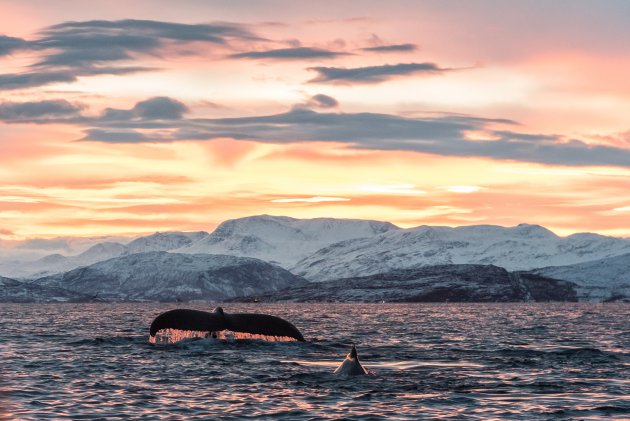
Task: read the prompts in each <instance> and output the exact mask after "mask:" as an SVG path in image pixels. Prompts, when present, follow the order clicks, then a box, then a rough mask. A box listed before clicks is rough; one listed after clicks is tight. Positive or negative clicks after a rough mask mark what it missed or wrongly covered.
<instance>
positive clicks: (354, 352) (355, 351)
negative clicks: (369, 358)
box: [350, 344, 359, 360]
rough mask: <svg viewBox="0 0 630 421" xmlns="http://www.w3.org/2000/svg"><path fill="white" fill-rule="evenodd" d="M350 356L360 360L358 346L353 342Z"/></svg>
mask: <svg viewBox="0 0 630 421" xmlns="http://www.w3.org/2000/svg"><path fill="white" fill-rule="evenodd" d="M350 358H351V359H353V360H358V359H359V356H358V355H357V348H356V347H355V346H354V344H352V351H350Z"/></svg>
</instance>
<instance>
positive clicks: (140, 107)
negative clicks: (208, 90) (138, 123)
mask: <svg viewBox="0 0 630 421" xmlns="http://www.w3.org/2000/svg"><path fill="white" fill-rule="evenodd" d="M186 112H188V107H186V105H184V104H183V103H182V102H180V101H177V100H176V99H173V98H169V97H165V96H158V97H153V98H149V99H146V100H144V101H140V102H138V103H137V104H136V105H135V106H134V107H133V108H131V109H129V110H120V109H116V108H107V109H105V111H104V112H103V115H102V116H101V119H102V120H103V121H114V122H117V121H124V120H132V119H139V120H178V119H181V118H182V116H183V115H184V113H186ZM118 124H120V123H118Z"/></svg>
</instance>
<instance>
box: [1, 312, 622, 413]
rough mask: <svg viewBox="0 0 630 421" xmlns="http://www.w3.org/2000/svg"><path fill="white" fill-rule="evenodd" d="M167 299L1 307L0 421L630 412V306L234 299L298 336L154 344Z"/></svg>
mask: <svg viewBox="0 0 630 421" xmlns="http://www.w3.org/2000/svg"><path fill="white" fill-rule="evenodd" d="M174 307H175V306H173V305H168V304H55V305H29V304H24V305H3V306H2V308H1V309H0V329H1V331H2V332H3V339H2V341H1V342H0V356H1V358H0V375H1V377H0V419H27V420H28V419H33V420H36V419H59V418H70V419H82V418H83V419H94V418H96V419H98V418H139V417H142V418H144V419H158V420H160V419H181V418H185V419H208V418H213V419H238V418H242V417H245V416H248V417H261V418H270V417H276V418H285V419H322V418H323V419H326V418H330V419H337V418H340V417H350V418H354V419H384V418H391V419H418V418H419V417H420V418H422V417H424V418H439V419H488V418H498V419H550V418H560V419H563V418H564V419H575V418H578V419H606V418H609V417H616V418H628V417H630V407H629V404H628V402H629V395H630V352H629V351H628V350H629V349H630V335H629V334H628V333H629V331H628V326H629V325H630V306H628V305H623V304H619V305H617V304H614V305H604V306H602V305H589V304H518V305H514V304H510V305H501V304H447V305H445V304H413V305H405V304H399V305H396V304H378V305H364V304H360V305H344V304H303V305H297V304H294V305H260V304H249V305H244V304H243V305H242V304H229V305H227V306H226V307H229V309H230V311H232V312H238V311H250V312H251V311H258V312H264V313H270V314H276V315H279V316H281V317H283V318H286V319H287V320H290V321H291V322H293V323H294V324H295V325H296V326H298V327H299V328H300V330H301V331H302V333H303V334H304V336H305V337H306V338H307V342H306V343H298V342H290V343H283V342H262V341H258V340H243V341H216V340H207V339H200V340H193V341H184V342H182V343H178V344H175V345H168V346H154V345H151V344H149V343H148V341H147V336H148V335H147V330H148V326H149V325H150V323H151V320H152V319H153V318H154V317H155V316H156V315H157V314H159V313H160V312H162V311H165V310H167V309H170V308H174ZM189 307H191V308H197V309H206V310H207V309H209V307H210V306H209V305H206V306H204V305H191V306H189ZM353 343H356V344H357V347H358V351H359V357H360V358H361V361H362V363H363V364H364V365H365V366H366V367H367V368H368V369H369V370H370V371H371V372H372V375H370V376H364V377H360V378H348V377H338V376H335V375H333V374H332V371H333V370H334V368H335V367H337V365H338V364H339V363H340V362H341V360H342V359H343V358H345V355H346V354H347V353H348V351H349V349H350V346H351V345H352V344H353Z"/></svg>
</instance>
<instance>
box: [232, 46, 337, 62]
mask: <svg viewBox="0 0 630 421" xmlns="http://www.w3.org/2000/svg"><path fill="white" fill-rule="evenodd" d="M346 55H349V53H344V52H340V51H332V50H325V49H322V48H310V47H295V48H279V49H275V50H264V51H247V52H243V53H237V54H232V55H230V57H231V58H245V59H272V60H307V59H326V58H335V57H339V56H346Z"/></svg>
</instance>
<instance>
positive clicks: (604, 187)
mask: <svg viewBox="0 0 630 421" xmlns="http://www.w3.org/2000/svg"><path fill="white" fill-rule="evenodd" d="M629 16H630V2H627V1H624V0H618V1H616V0H604V1H599V2H593V1H587V0H556V1H553V2H548V1H542V0H533V1H532V0H528V1H516V0H515V1H510V2H506V1H503V0H471V1H466V2H461V1H454V0H439V1H438V0H435V1H417V0H413V1H388V2H382V1H369V0H366V1H343V2H339V1H318V2H307V1H291V2H289V1H273V0H260V1H256V2H251V1H238V0H236V1H235V0H230V1H227V0H226V1H206V0H204V1H201V0H198V1H196V0H181V1H178V2H176V3H174V2H172V1H163V0H157V1H145V0H138V1H133V2H129V1H125V2H122V1H112V0H108V1H91V2H84V1H78V0H76V1H75V0H60V1H56V2H50V1H44V0H19V1H13V0H0V240H2V239H4V240H19V239H23V238H32V237H55V236H95V235H119V234H122V235H135V234H143V233H150V232H155V231H171V230H187V231H188V230H212V229H213V228H214V227H215V226H216V225H217V224H218V223H220V222H222V221H224V220H226V219H232V218H239V217H244V216H249V215H257V214H272V215H287V216H292V217H297V218H314V217H335V218H362V219H375V220H385V221H390V222H393V223H395V224H397V225H399V226H402V227H412V226H418V225H448V226H460V225H476V224H493V225H503V226H513V225H517V224H519V223H531V224H540V225H543V226H546V227H548V228H549V229H551V230H553V231H554V232H556V233H557V234H560V235H568V234H571V233H575V232H585V231H590V232H597V233H601V234H606V235H614V236H630V119H629V118H628V117H629V116H630V78H628V77H627V75H628V71H629V70H630V49H629V48H628V45H630V26H629V25H627V21H628V17H629Z"/></svg>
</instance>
